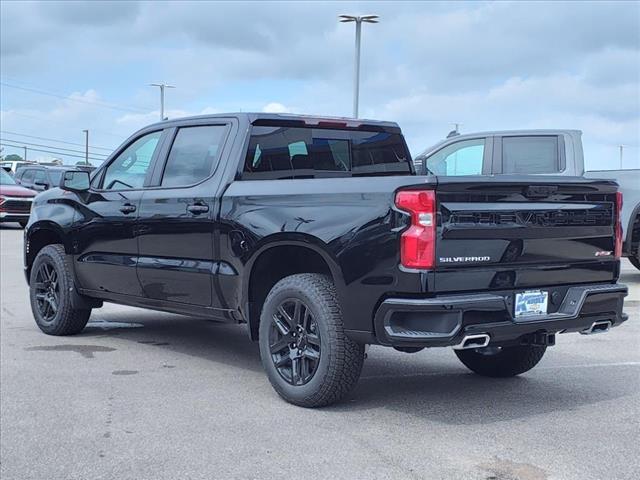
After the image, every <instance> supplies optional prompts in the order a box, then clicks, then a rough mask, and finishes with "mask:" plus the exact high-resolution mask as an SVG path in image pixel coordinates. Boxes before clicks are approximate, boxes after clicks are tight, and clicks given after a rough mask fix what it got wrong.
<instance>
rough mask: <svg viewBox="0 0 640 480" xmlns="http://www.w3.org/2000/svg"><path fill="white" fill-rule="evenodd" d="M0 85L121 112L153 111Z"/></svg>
mask: <svg viewBox="0 0 640 480" xmlns="http://www.w3.org/2000/svg"><path fill="white" fill-rule="evenodd" d="M0 85H3V86H5V87H9V88H15V89H16V90H23V91H25V92H31V93H37V94H39V95H47V96H49V97H56V98H61V99H64V100H71V101H72V102H79V103H86V104H88V105H94V106H97V107H104V108H111V109H113V110H120V111H123V112H135V113H149V111H153V109H152V108H149V109H146V108H139V107H125V106H121V105H116V104H112V103H105V102H95V101H91V100H86V99H82V98H76V97H74V96H72V95H63V94H60V93H54V92H47V91H46V90H40V89H38V88H30V87H21V86H20V85H13V84H11V83H6V82H2V81H0Z"/></svg>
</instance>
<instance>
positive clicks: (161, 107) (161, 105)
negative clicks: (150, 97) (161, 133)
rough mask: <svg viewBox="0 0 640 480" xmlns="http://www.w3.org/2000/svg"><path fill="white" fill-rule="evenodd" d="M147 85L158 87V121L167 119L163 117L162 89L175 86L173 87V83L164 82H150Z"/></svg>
mask: <svg viewBox="0 0 640 480" xmlns="http://www.w3.org/2000/svg"><path fill="white" fill-rule="evenodd" d="M149 86H150V87H158V88H160V121H162V120H167V119H166V118H165V117H164V89H165V88H176V87H174V86H173V85H167V84H166V83H150V84H149Z"/></svg>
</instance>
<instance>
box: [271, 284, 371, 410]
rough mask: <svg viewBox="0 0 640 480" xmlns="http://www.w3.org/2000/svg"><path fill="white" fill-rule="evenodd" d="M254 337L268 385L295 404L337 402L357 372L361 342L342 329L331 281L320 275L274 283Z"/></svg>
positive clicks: (308, 405) (359, 368) (354, 378)
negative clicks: (354, 340)
mask: <svg viewBox="0 0 640 480" xmlns="http://www.w3.org/2000/svg"><path fill="white" fill-rule="evenodd" d="M259 343H260V356H261V358H262V364H263V366H264V368H265V370H266V372H267V376H268V377H269V381H270V382H271V385H273V388H274V389H275V390H276V391H277V392H278V394H279V395H280V396H281V397H282V398H284V399H285V400H286V401H287V402H290V403H293V404H295V405H300V406H303V407H320V406H324V405H329V404H331V403H334V402H337V401H338V400H340V399H341V398H342V397H344V396H345V395H346V394H347V393H348V392H349V391H350V390H351V389H352V388H353V387H354V386H355V384H356V382H357V381H358V378H359V377H360V371H361V370H362V364H363V361H364V346H363V345H360V344H357V343H355V342H353V341H352V340H351V339H349V338H348V337H347V336H346V335H345V333H344V329H343V324H342V312H341V310H340V305H339V303H338V300H337V295H336V291H335V287H334V285H333V283H332V282H331V281H330V280H329V278H327V277H326V276H324V275H319V274H313V273H303V274H298V275H291V276H289V277H285V278H284V279H282V280H280V281H279V282H278V283H276V285H275V286H274V287H273V288H272V289H271V292H269V295H268V296H267V299H266V300H265V303H264V306H263V309H262V315H261V317H260V331H259Z"/></svg>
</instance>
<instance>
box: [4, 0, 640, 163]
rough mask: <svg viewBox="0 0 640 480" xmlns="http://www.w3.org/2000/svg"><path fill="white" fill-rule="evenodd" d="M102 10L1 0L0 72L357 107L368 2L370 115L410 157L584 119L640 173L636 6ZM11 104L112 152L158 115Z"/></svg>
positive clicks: (291, 107)
mask: <svg viewBox="0 0 640 480" xmlns="http://www.w3.org/2000/svg"><path fill="white" fill-rule="evenodd" d="M91 5H93V4H89V3H87V4H83V6H82V8H74V6H73V5H71V4H64V3H63V4H56V5H52V6H51V5H49V4H47V5H46V8H43V7H44V4H37V3H35V4H34V3H27V2H2V3H0V8H1V9H2V12H1V13H2V15H0V17H1V18H0V20H1V21H2V29H1V30H0V35H1V38H0V44H1V47H2V52H3V56H2V59H1V60H0V65H1V67H2V73H3V76H4V75H10V76H13V77H19V78H18V80H22V81H23V83H27V81H28V80H29V79H30V80H31V85H34V86H46V85H50V84H56V82H57V85H58V86H57V89H58V91H64V92H69V91H72V90H77V91H81V92H84V93H81V94H79V95H82V96H84V97H83V98H86V99H88V100H89V101H100V102H107V101H112V102H115V103H118V104H121V105H130V106H136V107H140V106H145V105H147V106H156V105H157V100H158V99H157V90H156V89H151V88H150V87H147V86H146V85H147V84H148V83H149V82H150V81H156V80H158V79H164V80H166V81H169V82H170V83H173V84H175V85H177V87H178V88H176V89H175V90H171V91H169V92H168V98H167V105H168V106H169V107H170V108H169V110H168V112H167V113H168V115H169V117H171V118H175V117H177V116H184V115H190V114H198V113H210V112H218V111H238V110H243V111H256V110H257V111H260V110H262V111H271V112H296V113H298V112H299V113H309V114H324V115H349V114H350V113H351V104H352V96H351V95H352V78H353V77H352V75H353V33H354V32H353V25H351V24H340V23H338V22H337V21H336V15H337V14H339V13H343V12H344V11H349V12H354V13H358V12H360V13H369V11H370V10H371V11H372V12H373V13H377V14H379V15H380V16H381V22H380V23H379V24H377V25H365V26H364V27H363V39H362V40H363V43H362V47H363V48H362V70H361V89H360V95H361V96H360V110H361V115H362V116H365V117H368V118H381V119H385V120H395V121H397V122H398V123H400V125H401V126H402V127H403V130H404V131H405V133H406V135H407V138H408V142H409V144H410V146H411V148H412V150H413V151H414V152H417V151H420V150H422V149H423V148H425V147H427V146H428V145H430V144H432V143H434V142H435V141H437V140H438V139H440V138H442V137H443V136H444V135H446V133H447V132H448V131H449V129H450V125H449V124H450V123H451V122H461V123H463V125H464V126H463V131H474V130H489V129H495V128H502V129H509V128H554V127H558V128H579V129H582V130H584V140H585V147H586V150H587V149H588V151H586V154H587V157H588V158H590V159H593V160H591V161H592V162H593V164H594V166H600V165H605V164H609V163H610V162H611V161H612V159H615V158H616V156H617V151H616V150H615V145H616V144H618V143H623V144H625V145H629V147H628V150H625V158H627V159H628V162H629V165H633V164H634V162H635V165H636V166H638V167H640V154H639V153H638V146H639V145H640V138H639V137H640V133H639V132H640V38H639V37H638V34H637V32H638V31H640V3H637V2H614V1H609V2H548V3H544V4H543V5H541V4H540V3H539V2H492V3H487V2H470V3H463V2H444V3H440V2H438V3H436V2H376V3H372V4H368V5H365V4H362V3H351V2H340V3H337V2H336V3H331V2H323V3H321V2H308V3H294V2H280V3H273V2H253V3H250V4H247V3H241V2H194V3H188V4H185V3H184V2H164V3H162V8H158V5H157V4H153V3H147V2H127V4H126V9H125V8H123V4H122V3H121V2H113V3H102V4H100V5H98V7H97V8H92V7H91ZM365 7H366V8H365ZM365 10H366V12H365ZM293 19H304V21H302V20H301V21H293ZM123 22H126V24H127V26H128V27H127V28H124V27H123V25H124V24H123ZM594 26H595V27H594ZM79 38H81V39H82V41H78V39H79ZM16 39H19V41H18V40H16ZM150 39H159V40H158V41H153V42H152V41H150ZM89 87H91V88H92V90H93V91H91V90H88V88H89ZM51 88H53V87H51ZM96 92H100V95H98V94H97V93H96ZM10 94H11V95H10ZM14 94H15V95H14ZM273 99H277V101H273ZM2 100H3V101H2V104H3V105H2V109H3V110H4V111H6V112H7V113H8V114H9V113H10V112H14V113H16V114H17V115H13V114H11V115H8V116H7V115H3V120H4V123H6V125H5V126H3V128H6V129H9V128H7V126H12V128H13V129H14V130H15V129H16V128H20V129H24V130H23V131H25V132H27V133H33V132H36V131H38V132H40V131H42V132H45V133H47V135H49V136H52V135H54V134H55V135H57V136H61V138H76V137H75V136H76V135H78V132H80V131H81V129H83V128H87V126H88V127H89V128H91V129H92V132H93V131H96V132H97V131H99V130H102V131H103V132H105V133H104V136H101V135H102V134H100V133H96V134H95V135H94V134H92V135H93V138H95V139H96V140H95V141H96V142H97V141H99V140H100V141H102V142H105V143H107V144H109V145H111V144H112V143H114V142H116V141H119V140H121V139H122V138H124V137H126V136H128V134H130V133H131V132H133V131H134V130H135V129H137V128H139V127H141V126H144V125H146V124H149V123H153V122H156V121H157V120H158V118H159V114H158V112H157V111H155V110H156V108H148V109H145V108H144V107H143V110H142V111H141V112H139V113H138V112H137V111H136V112H135V113H134V112H132V113H126V114H123V113H122V112H118V111H113V110H109V109H105V108H100V107H95V106H86V105H83V104H81V103H78V102H75V103H77V105H72V103H74V102H67V101H63V100H52V99H50V98H49V99H47V98H46V97H38V96H37V95H36V96H34V95H31V96H29V95H28V94H27V93H26V92H22V93H21V92H13V91H9V90H7V89H3V91H2ZM208 105H215V108H212V109H209V107H207V106H208ZM147 110H148V111H147ZM19 115H22V117H20V116H19ZM25 115H31V116H32V117H35V119H32V120H27V119H26V117H25ZM107 132H108V133H107ZM36 134H37V133H36ZM47 135H44V136H47ZM116 137H118V139H117V140H116ZM627 152H628V153H627Z"/></svg>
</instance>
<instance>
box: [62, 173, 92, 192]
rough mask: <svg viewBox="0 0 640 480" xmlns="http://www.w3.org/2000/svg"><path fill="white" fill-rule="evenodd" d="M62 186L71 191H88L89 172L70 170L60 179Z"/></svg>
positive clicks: (63, 188)
mask: <svg viewBox="0 0 640 480" xmlns="http://www.w3.org/2000/svg"><path fill="white" fill-rule="evenodd" d="M60 188H61V189H62V190H68V191H70V192H86V191H87V190H89V172H83V171H81V170H69V171H67V172H64V175H62V178H61V179H60Z"/></svg>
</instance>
